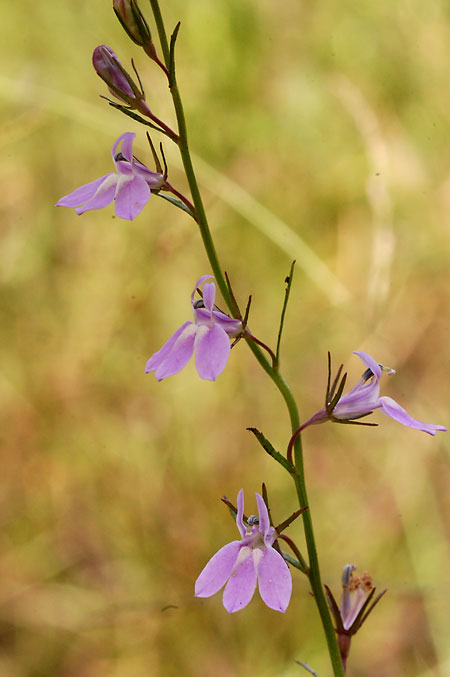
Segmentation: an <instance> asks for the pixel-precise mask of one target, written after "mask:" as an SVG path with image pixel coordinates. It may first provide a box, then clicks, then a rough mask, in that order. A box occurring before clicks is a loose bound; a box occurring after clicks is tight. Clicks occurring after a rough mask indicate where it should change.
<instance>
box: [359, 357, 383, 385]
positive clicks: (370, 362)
mask: <svg viewBox="0 0 450 677" xmlns="http://www.w3.org/2000/svg"><path fill="white" fill-rule="evenodd" d="M353 353H354V355H358V357H359V358H360V359H361V360H362V361H363V362H364V364H365V365H366V367H367V368H368V369H370V371H371V372H372V374H374V375H375V376H376V377H377V379H379V378H381V374H382V369H381V367H380V365H379V364H378V362H377V361H376V360H374V359H373V357H372V356H371V355H369V353H365V352H364V351H363V350H355V351H353Z"/></svg>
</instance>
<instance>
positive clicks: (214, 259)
mask: <svg viewBox="0 0 450 677" xmlns="http://www.w3.org/2000/svg"><path fill="white" fill-rule="evenodd" d="M150 5H151V7H152V11H153V16H154V19H155V23H156V26H157V30H158V35H159V39H160V42H161V49H162V52H163V55H164V61H165V63H166V66H167V68H169V67H170V50H169V45H168V41H167V36H166V31H165V27H164V23H163V19H162V16H161V12H160V9H159V3H158V0H150ZM172 75H173V77H172V82H171V84H170V91H171V94H172V99H173V104H174V108H175V113H176V117H177V122H178V134H179V141H178V146H179V149H180V154H181V158H182V162H183V166H184V170H185V173H186V178H187V180H188V183H189V188H190V191H191V196H192V202H193V203H194V206H195V214H196V218H197V223H198V226H199V229H200V233H201V237H202V240H203V244H204V246H205V250H206V254H207V256H208V259H209V262H210V265H211V268H212V272H213V274H214V277H215V279H216V282H217V284H218V286H219V289H220V291H221V294H222V296H223V298H224V300H225V302H226V304H227V306H228V308H229V309H230V311H231V313H232V314H233V315H234V314H235V309H234V304H233V300H232V298H231V295H230V292H229V289H228V286H227V283H226V280H225V277H224V275H223V273H222V267H221V266H220V263H219V258H218V256H217V252H216V249H215V246H214V242H213V239H212V237H211V231H210V229H209V224H208V220H207V217H206V213H205V209H204V206H203V202H202V198H201V195H200V190H199V187H198V184H197V179H196V176H195V172H194V168H193V165H192V160H191V155H190V151H189V144H188V137H187V128H186V121H185V117H184V111H183V105H182V102H181V97H180V93H179V90H178V85H177V82H176V78H175V72H174V71H173V74H172ZM247 345H248V346H249V348H250V350H251V351H252V353H253V354H254V356H255V357H256V359H257V360H258V362H259V364H260V365H261V367H262V368H263V369H264V371H265V372H266V373H267V374H268V375H269V376H270V378H271V379H272V381H273V382H274V384H275V385H276V387H277V388H278V390H279V391H280V393H281V395H282V397H283V399H284V401H285V403H286V406H287V409H288V412H289V417H290V422H291V428H292V433H294V432H295V431H296V430H297V429H298V428H299V427H300V417H299V414H298V410H297V405H296V403H295V400H294V397H293V394H292V392H291V390H290V388H289V386H288V384H287V383H286V381H285V380H284V378H283V376H282V374H281V373H280V372H279V371H278V369H275V368H274V367H273V366H272V364H271V363H270V362H269V361H268V359H267V358H266V356H265V355H264V353H263V352H262V350H261V348H260V347H259V346H258V345H256V344H255V343H254V342H253V341H251V340H248V339H247ZM294 457H295V473H294V474H293V477H294V482H295V487H296V491H297V497H298V501H299V504H300V508H304V507H305V506H308V497H307V493H306V486H305V479H304V466H303V453H302V446H301V439H300V436H298V437H297V439H296V441H295V448H294ZM302 518H303V526H304V531H305V540H306V544H307V548H308V555H309V566H310V571H309V580H310V584H311V588H312V592H313V594H314V598H315V601H316V604H317V607H318V610H319V614H320V617H321V621H322V626H323V629H324V632H325V636H326V640H327V644H328V651H329V654H330V660H331V663H332V666H333V672H334V675H335V677H344V670H343V666H342V661H341V657H340V653H339V648H338V645H337V640H336V634H335V631H334V628H333V625H332V622H331V617H330V613H329V611H328V606H327V602H326V599H325V594H324V591H323V586H322V582H321V579H320V570H319V561H318V557H317V550H316V545H315V540H314V532H313V526H312V519H311V510H310V509H308V510H305V511H304V512H303V514H302Z"/></svg>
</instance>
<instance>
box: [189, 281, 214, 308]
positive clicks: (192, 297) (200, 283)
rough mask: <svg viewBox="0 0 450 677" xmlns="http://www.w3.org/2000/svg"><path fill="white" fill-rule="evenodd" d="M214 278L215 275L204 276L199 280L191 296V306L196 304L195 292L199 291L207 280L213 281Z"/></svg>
mask: <svg viewBox="0 0 450 677" xmlns="http://www.w3.org/2000/svg"><path fill="white" fill-rule="evenodd" d="M213 278H214V275H202V276H201V277H199V278H198V280H197V282H196V283H195V287H194V289H193V290H192V294H191V304H192V305H193V304H194V296H195V292H196V291H197V289H198V288H199V287H201V286H202V284H203V282H204V281H205V280H212V279H213Z"/></svg>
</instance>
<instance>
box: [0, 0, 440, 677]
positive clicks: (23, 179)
mask: <svg viewBox="0 0 450 677" xmlns="http://www.w3.org/2000/svg"><path fill="white" fill-rule="evenodd" d="M141 4H142V8H143V9H144V10H145V11H146V12H147V9H148V7H147V5H146V4H145V3H144V2H142V3H141ZM164 5H165V6H164V7H163V11H164V12H165V16H166V18H167V23H168V26H174V25H175V23H176V22H177V21H178V20H179V19H180V20H181V22H182V29H181V33H180V37H179V41H178V73H179V82H180V87H181V91H182V94H183V96H184V103H185V107H186V114H187V119H188V124H189V130H190V137H191V143H192V148H193V150H194V152H195V154H196V166H197V167H198V169H199V178H200V182H201V184H202V187H203V192H204V197H205V202H206V206H207V209H208V214H209V217H210V221H211V224H212V227H213V230H214V236H215V238H216V243H217V247H218V249H219V251H220V254H221V259H222V262H223V265H224V266H225V268H226V269H227V271H228V272H229V274H230V276H231V279H232V280H233V283H234V287H235V290H236V293H237V296H238V298H239V300H240V302H241V303H242V304H245V301H246V297H247V295H248V294H249V293H251V294H253V310H252V320H251V326H252V330H253V332H254V333H255V334H256V335H257V336H260V337H261V338H262V339H263V340H266V341H267V342H269V343H272V345H273V344H274V342H275V339H276V331H277V322H278V318H279V312H280V309H281V302H282V297H283V290H284V284H283V280H284V277H285V275H286V274H287V272H288V269H289V265H290V261H291V260H292V259H293V258H296V259H297V261H298V265H297V269H296V275H295V282H294V286H293V290H292V295H291V302H290V307H289V310H288V316H287V323H286V331H285V336H284V342H283V349H284V350H283V369H284V372H285V375H286V377H287V379H288V381H289V382H290V383H291V384H292V387H293V389H294V392H295V394H296V396H297V397H298V401H299V404H300V409H301V412H302V414H303V417H304V418H305V417H307V416H310V415H311V414H312V413H314V412H315V411H316V410H317V409H318V408H319V407H320V406H321V405H322V399H323V393H324V385H325V381H326V351H327V350H331V351H332V353H333V356H334V360H335V363H336V364H338V363H339V362H341V361H344V362H345V364H346V367H348V369H349V372H350V373H349V383H352V382H354V381H355V380H356V379H357V378H358V377H359V375H360V373H361V365H360V363H359V360H358V359H357V358H356V357H354V356H352V355H351V353H352V351H353V350H356V349H363V350H367V351H368V352H370V353H372V354H373V355H374V356H375V357H376V358H377V359H378V360H380V361H381V362H383V363H385V364H387V365H389V366H392V367H394V368H396V369H397V375H396V376H395V377H392V378H388V377H385V378H384V384H383V389H384V393H385V394H389V395H390V396H392V397H394V398H395V399H398V401H399V402H400V403H401V404H403V405H405V406H406V408H407V409H408V411H409V412H410V413H411V414H412V415H413V416H417V417H418V418H420V419H422V420H425V421H428V422H433V423H440V424H443V425H448V422H449V417H448V399H449V380H448V364H449V303H448V301H449V297H448V282H449V276H448V270H449V263H450V257H449V245H450V234H449V228H448V222H449V220H448V210H449V206H450V164H449V159H450V158H449V143H448V132H449V124H450V95H449V92H448V63H449V49H448V46H449V44H450V30H449V29H450V5H449V4H448V2H446V1H445V0H434V2H433V3H423V2H420V0H399V1H398V2H396V3H394V4H392V3H390V2H388V1H387V0H379V2H376V3H375V2H370V1H368V0H362V1H359V2H356V1H355V0H342V2H340V3H338V4H337V5H334V6H332V5H330V4H329V3H327V2H325V1H324V0H318V1H317V2H315V3H308V2H306V1H305V2H300V1H299V0H285V2H283V3H282V4H281V5H280V4H278V3H273V2H268V0H259V1H258V2H257V1H256V0H247V1H246V2H241V1H238V0H216V1H215V2H211V0H195V1H194V2H190V3H185V2H182V0H171V2H167V3H164ZM148 15H149V13H148ZM2 21H3V26H2V65H1V68H0V103H1V124H0V138H1V145H2V154H1V159H0V181H1V196H2V199H1V205H0V209H1V213H2V217H1V226H0V227H1V251H0V256H1V264H0V283H1V292H2V301H1V308H0V311H1V325H0V332H1V343H2V352H1V359H2V368H1V375H0V408H1V418H2V458H1V471H2V472H1V477H2V480H1V483H0V505H1V510H0V515H1V527H2V528H1V532H0V581H1V582H0V676H1V677H3V676H4V677H29V676H33V677H144V676H145V677H147V676H148V675H162V676H166V675H167V676H168V677H171V676H172V675H187V676H192V677H209V676H210V675H215V676H217V677H222V676H223V677H225V676H227V677H229V676H239V677H245V676H247V675H260V676H262V677H266V676H267V677H269V676H272V675H277V676H278V675H282V676H285V677H287V676H290V675H301V674H307V673H306V672H304V671H303V670H302V668H300V667H299V666H298V665H295V663H294V662H293V659H294V658H298V659H300V660H303V661H306V662H307V663H309V664H310V665H311V666H313V667H314V669H315V670H317V671H318V672H319V674H320V675H322V677H324V676H325V675H328V674H329V667H328V659H327V657H326V654H325V652H324V644H323V638H322V634H321V629H320V625H319V622H318V618H317V613H316V611H315V608H314V604H313V602H312V599H311V597H310V595H309V593H308V588H307V585H306V582H305V581H304V580H303V579H302V578H301V576H300V575H298V576H297V575H295V572H294V593H293V598H292V602H291V605H290V607H289V609H288V611H287V613H286V614H285V615H279V614H276V613H275V612H272V611H270V610H269V609H267V608H266V607H265V606H264V605H263V603H262V602H261V600H260V599H259V597H258V595H256V596H255V599H254V600H253V602H252V603H251V604H250V605H249V606H248V607H247V608H246V609H245V610H244V611H242V612H240V613H239V614H235V615H233V616H229V615H228V614H227V613H226V612H225V611H224V609H223V607H222V605H221V598H220V595H216V596H215V597H214V598H211V599H207V600H196V599H195V598H194V597H193V583H194V580H195V578H196V577H197V575H198V573H199V572H200V570H201V569H202V567H203V566H204V564H205V563H206V562H207V560H208V559H209V558H210V557H211V555H212V554H213V553H214V552H215V551H216V550H217V549H218V548H219V547H221V546H222V545H223V544H225V543H226V542H228V541H230V540H233V539H235V538H236V537H237V531H236V528H235V526H234V525H233V523H232V521H231V520H230V519H229V517H228V515H227V511H226V509H225V508H224V507H223V505H222V504H221V503H220V501H219V498H220V496H222V495H223V494H226V495H227V496H229V497H230V499H231V500H235V496H236V494H237V491H238V490H239V489H240V488H241V487H243V488H244V489H245V492H246V509H247V512H253V511H254V510H255V505H254V492H255V491H256V490H259V489H260V486H261V482H262V481H265V482H266V483H267V485H268V489H269V496H270V498H271V503H272V507H273V514H274V519H275V520H276V521H281V520H282V519H284V518H285V517H286V515H287V514H289V513H290V512H291V511H293V510H295V509H296V507H297V506H296V502H295V497H294V493H293V487H292V486H291V484H290V483H289V478H287V476H286V477H285V475H284V474H283V473H282V472H281V470H280V468H279V467H278V466H276V464H275V463H274V462H272V461H271V459H270V458H268V457H265V456H264V455H263V452H262V450H261V449H260V448H259V447H258V445H257V443H256V441H255V440H254V439H253V438H252V437H250V435H249V433H247V432H246V431H245V428H246V426H249V425H252V426H256V427H258V428H260V429H262V430H263V431H264V433H265V434H266V435H267V436H268V437H269V438H270V439H271V441H272V442H273V443H274V444H275V445H277V446H278V448H280V449H284V448H285V446H286V444H287V441H288V438H289V426H288V420H287V416H286V413H285V411H284V408H283V404H282V401H281V398H280V397H279V395H278V393H277V392H276V390H275V389H274V387H273V386H272V385H271V383H270V381H268V379H267V378H266V377H265V375H264V373H262V372H260V370H259V369H258V366H257V364H256V362H255V361H254V359H252V356H251V354H250V352H249V351H248V350H247V348H246V346H245V345H244V344H243V343H241V344H239V346H238V347H237V348H236V350H234V351H233V353H232V356H231V359H230V362H229V365H228V367H227V369H226V371H225V372H224V373H223V375H221V376H220V378H219V380H218V382H217V383H215V384H212V383H209V382H203V381H201V380H200V379H199V378H198V377H197V374H196V372H195V369H194V367H193V365H189V366H188V367H187V368H186V369H185V370H184V371H183V372H182V373H181V374H179V375H178V376H176V377H173V378H171V379H168V380H167V381H164V382H162V383H157V382H156V380H155V379H154V377H153V375H147V376H145V375H144V373H143V368H144V364H145V361H146V359H147V358H148V357H149V356H150V354H151V353H152V352H154V351H155V350H156V349H158V348H159V347H160V346H161V344H162V343H163V342H164V341H165V340H166V339H167V338H168V336H169V335H170V334H171V333H172V332H173V331H174V330H175V329H176V328H177V327H178V326H179V325H180V324H181V323H182V322H183V321H185V320H186V319H189V316H190V308H189V294H190V291H191V288H192V285H193V283H194V281H195V280H196V279H197V277H199V276H200V275H201V274H204V273H207V272H209V267H208V263H207V261H206V259H205V255H204V254H203V251H202V248H201V245H200V239H199V236H198V233H197V232H196V230H195V228H194V227H193V225H192V224H191V223H190V222H189V220H188V219H187V217H186V216H185V215H184V214H183V213H182V212H180V211H177V210H175V209H173V208H171V206H170V205H168V204H167V203H166V202H165V201H163V200H159V199H158V198H156V197H152V199H151V201H150V203H149V205H148V207H147V208H146V209H145V210H144V212H143V214H141V215H140V217H139V218H137V219H136V220H135V221H134V222H126V221H119V220H118V219H116V218H115V217H114V212H113V208H112V207H111V208H107V209H104V210H102V211H98V212H89V213H87V214H85V215H84V216H82V217H77V216H76V214H75V213H74V212H73V210H69V209H55V208H54V206H53V205H54V203H55V202H56V201H57V199H59V198H60V197H61V196H62V195H65V194H67V193H68V192H70V191H71V190H73V189H74V188H76V187H77V186H79V185H81V184H83V183H85V182H87V181H91V180H93V179H95V178H97V177H98V176H101V175H102V174H105V173H107V172H108V171H111V161H110V154H109V152H110V147H111V145H112V143H113V141H114V140H115V139H116V138H117V136H119V134H121V133H122V132H124V131H137V132H138V143H137V147H136V151H137V152H138V155H139V156H140V157H141V158H142V159H143V160H144V161H146V162H147V163H148V164H149V165H151V159H150V154H149V152H148V149H146V146H145V137H144V133H143V131H141V130H140V129H139V128H138V126H137V125H135V124H134V123H133V122H132V121H130V120H128V119H126V118H123V117H121V115H120V114H119V113H116V112H115V111H113V110H112V109H110V108H109V107H108V106H107V104H106V103H105V102H103V101H101V100H100V99H99V98H98V94H99V93H102V94H104V93H106V92H105V89H104V87H103V84H102V83H101V81H100V80H99V79H98V77H97V76H96V74H95V73H94V71H93V69H92V67H91V64H90V57H91V53H92V50H93V48H94V47H95V46H96V45H97V44H101V43H106V44H108V45H110V46H112V47H113V48H114V49H115V50H116V52H117V53H118V55H119V57H120V58H121V59H122V61H123V63H124V64H129V61H130V58H131V57H132V56H133V57H134V59H135V61H136V65H137V67H138V69H139V71H140V73H141V76H142V79H143V82H144V86H145V88H146V91H147V98H148V101H149V103H150V105H151V107H152V109H153V110H154V111H155V113H156V114H159V115H160V117H164V119H165V120H166V121H169V122H170V121H172V120H173V114H172V110H171V107H170V101H169V97H168V93H167V90H166V86H165V83H164V81H163V79H162V77H160V75H159V73H158V72H157V70H156V68H155V67H154V66H153V65H152V64H151V63H149V62H147V61H146V60H144V58H143V55H142V54H141V53H140V52H139V50H138V48H137V47H135V46H133V45H131V44H128V42H127V39H126V36H125V35H124V34H123V32H122V29H121V28H120V26H119V24H118V22H117V21H116V20H115V17H114V15H113V13H112V9H111V7H110V3H109V2H101V3H100V2H97V3H93V2H89V1H88V0H78V1H77V2H76V3H73V2H59V3H56V2H53V3H35V2H32V0H22V2H21V3H8V4H7V5H5V6H4V7H3V11H2ZM165 148H166V154H167V157H168V160H169V166H170V178H171V181H172V183H174V184H175V185H176V186H177V187H178V188H180V189H184V188H185V183H184V179H183V175H182V173H181V171H180V165H179V160H178V157H177V154H176V149H173V148H171V147H170V145H169V143H168V142H167V143H165ZM373 418H374V419H375V420H377V421H379V423H380V426H379V427H378V428H373V429H361V428H357V427H351V426H336V425H332V424H328V425H323V426H318V427H316V428H312V429H310V430H308V431H307V432H306V433H305V435H304V443H305V449H306V471H307V479H308V484H309V494H310V506H311V510H312V514H313V519H314V521H315V525H316V535H317V541H318V547H319V554H320V556H321V560H322V574H323V579H324V581H325V582H327V583H328V584H329V585H330V586H331V587H332V588H333V589H334V590H335V592H336V593H338V590H339V580H340V572H341V569H342V566H343V565H344V564H345V563H348V562H355V563H356V564H358V567H359V570H360V571H362V570H368V571H369V572H370V573H371V574H372V576H373V578H374V580H375V583H376V585H377V586H378V588H379V589H382V588H384V587H387V588H388V589H389V592H388V595H387V596H386V597H385V599H384V600H383V602H382V604H381V605H380V606H379V607H378V609H377V611H376V612H375V613H374V615H373V616H372V617H371V618H370V620H369V621H368V622H367V624H366V626H365V627H364V629H363V630H362V631H361V634H360V635H358V636H357V637H356V639H355V640H354V642H353V647H352V654H351V661H350V667H349V675H351V676H353V677H397V676H410V675H414V676H415V675H420V676H421V677H428V676H431V675H438V676H442V677H445V676H446V675H450V643H449V631H448V619H449V613H450V573H449V571H450V568H449V555H450V543H449V537H450V515H449V490H448V487H449V480H450V470H449V446H448V437H447V436H445V435H444V434H441V435H438V436H437V437H436V438H434V439H433V438H431V437H428V436H426V435H424V434H422V433H420V432H417V431H412V430H408V429H406V428H403V427H402V426H399V425H397V424H395V423H394V422H393V421H391V420H390V419H387V418H385V417H384V416H383V415H382V414H376V415H374V417H373ZM301 533H302V529H301V525H300V524H296V525H295V526H292V527H291V528H290V535H291V536H292V537H293V538H294V539H295V540H296V541H297V543H298V544H299V545H300V547H301V546H302V545H303V543H302V535H301Z"/></svg>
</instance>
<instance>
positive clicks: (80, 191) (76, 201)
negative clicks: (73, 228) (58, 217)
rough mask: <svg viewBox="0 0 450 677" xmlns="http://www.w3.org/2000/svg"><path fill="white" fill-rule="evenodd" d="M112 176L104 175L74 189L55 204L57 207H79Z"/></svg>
mask: <svg viewBox="0 0 450 677" xmlns="http://www.w3.org/2000/svg"><path fill="white" fill-rule="evenodd" d="M109 176H114V174H105V175H104V176H101V177H100V178H99V179H96V180H95V181H91V182H90V183H85V184H84V186H80V187H79V188H76V189H75V190H74V191H72V192H71V193H69V194H68V195H65V196H64V197H62V198H61V199H60V200H58V202H57V203H56V206H57V207H79V206H80V205H82V204H83V202H87V200H90V199H91V197H93V196H94V195H95V193H96V192H97V189H98V188H99V187H100V186H101V185H102V183H103V182H104V181H105V180H106V179H107V178H108V177H109Z"/></svg>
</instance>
